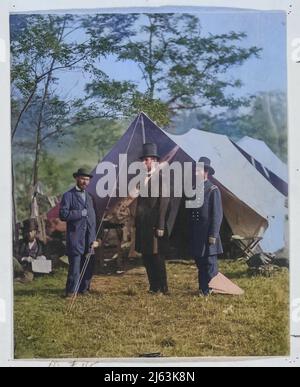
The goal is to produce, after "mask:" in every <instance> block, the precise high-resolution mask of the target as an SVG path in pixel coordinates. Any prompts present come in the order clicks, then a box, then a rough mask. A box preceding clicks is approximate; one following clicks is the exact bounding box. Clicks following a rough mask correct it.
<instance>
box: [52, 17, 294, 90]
mask: <svg viewBox="0 0 300 387" xmlns="http://www.w3.org/2000/svg"><path fill="white" fill-rule="evenodd" d="M193 13H194V14H197V15H198V16H199V18H200V21H201V25H202V28H203V34H204V35H207V34H209V33H211V34H220V33H228V32H230V31H238V32H245V33H246V34H247V38H245V39H243V41H241V42H240V45H241V46H243V47H251V46H257V47H259V48H262V49H263V50H262V52H261V54H260V59H257V58H252V59H250V60H248V61H246V62H245V63H244V64H243V65H242V66H236V67H234V68H232V69H231V70H230V71H229V72H228V77H231V76H232V77H234V78H238V79H240V80H241V81H242V82H243V84H244V86H243V87H242V88H241V89H239V90H236V91H235V93H236V94H235V95H236V96H243V95H249V94H251V95H252V94H257V93H259V92H267V91H271V90H279V91H284V92H285V91H286V89H287V61H286V15H285V13H284V12H279V11H271V12H263V11H230V12H229V11H222V10H219V11H207V10H202V11H199V12H193ZM77 33H78V34H79V35H80V33H81V32H80V31H79V32H77ZM78 38H80V36H78ZM101 69H103V70H104V71H105V72H106V73H107V74H108V75H109V76H110V77H112V78H114V79H116V80H132V81H134V82H136V83H138V84H139V85H140V88H141V90H143V88H144V84H143V81H142V79H141V73H140V71H139V69H138V67H137V65H136V64H134V63H133V62H130V61H127V62H125V63H124V62H117V61H116V60H115V58H114V57H109V58H107V59H106V60H102V62H101ZM60 80H61V82H60V85H61V87H60V88H59V89H58V90H60V92H61V93H62V94H63V93H66V91H68V93H69V96H72V95H74V96H77V97H78V96H83V95H84V86H85V84H86V83H87V82H88V81H89V79H88V78H87V77H78V73H62V74H61V75H60Z"/></svg>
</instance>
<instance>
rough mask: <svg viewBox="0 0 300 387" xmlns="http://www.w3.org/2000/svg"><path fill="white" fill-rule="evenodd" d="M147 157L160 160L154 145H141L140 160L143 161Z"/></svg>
mask: <svg viewBox="0 0 300 387" xmlns="http://www.w3.org/2000/svg"><path fill="white" fill-rule="evenodd" d="M147 157H156V158H157V159H160V156H159V154H158V150H157V145H156V144H154V143H147V144H144V145H143V155H142V156H141V159H145V158H147Z"/></svg>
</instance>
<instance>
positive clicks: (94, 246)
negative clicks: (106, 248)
mask: <svg viewBox="0 0 300 387" xmlns="http://www.w3.org/2000/svg"><path fill="white" fill-rule="evenodd" d="M101 244H102V242H101V241H100V240H99V239H98V240H96V241H94V242H93V243H92V246H91V247H92V249H98V248H99V247H100V246H101Z"/></svg>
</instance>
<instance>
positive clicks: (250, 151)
mask: <svg viewBox="0 0 300 387" xmlns="http://www.w3.org/2000/svg"><path fill="white" fill-rule="evenodd" d="M235 145H236V147H237V148H238V149H239V150H240V152H241V153H242V154H243V155H244V156H245V157H246V158H247V160H248V161H249V162H250V163H251V164H252V165H253V166H254V167H255V168H256V169H257V170H258V171H259V172H260V173H261V174H262V175H263V176H264V177H265V179H267V180H268V181H269V182H270V184H272V185H273V186H274V187H275V188H276V189H277V190H278V191H279V192H281V193H282V194H283V195H285V196H288V167H287V165H286V164H285V163H284V162H283V161H281V160H280V158H279V157H278V156H277V155H275V153H274V152H273V151H272V150H271V149H270V148H269V147H268V146H267V144H266V143H265V142H264V141H261V140H257V139H255V138H251V137H248V136H245V137H243V138H242V139H241V140H239V141H238V142H237V143H236V144H235Z"/></svg>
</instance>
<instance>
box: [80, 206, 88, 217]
mask: <svg viewBox="0 0 300 387" xmlns="http://www.w3.org/2000/svg"><path fill="white" fill-rule="evenodd" d="M87 213H88V212H87V209H86V208H85V209H84V210H82V211H81V215H82V216H83V217H84V218H86V217H87Z"/></svg>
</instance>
